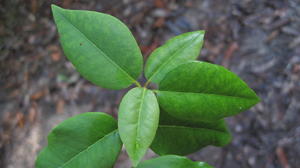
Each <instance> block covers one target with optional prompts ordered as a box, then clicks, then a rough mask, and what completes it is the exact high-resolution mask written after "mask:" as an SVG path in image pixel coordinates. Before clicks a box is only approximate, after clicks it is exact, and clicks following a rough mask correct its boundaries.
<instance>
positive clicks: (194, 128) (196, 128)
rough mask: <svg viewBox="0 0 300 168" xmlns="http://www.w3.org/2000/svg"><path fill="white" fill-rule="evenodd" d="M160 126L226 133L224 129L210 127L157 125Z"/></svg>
mask: <svg viewBox="0 0 300 168" xmlns="http://www.w3.org/2000/svg"><path fill="white" fill-rule="evenodd" d="M159 127H160V128H176V129H178V128H179V129H192V130H209V131H213V132H219V133H222V134H226V132H225V131H220V130H216V129H211V128H198V127H187V126H181V125H159Z"/></svg>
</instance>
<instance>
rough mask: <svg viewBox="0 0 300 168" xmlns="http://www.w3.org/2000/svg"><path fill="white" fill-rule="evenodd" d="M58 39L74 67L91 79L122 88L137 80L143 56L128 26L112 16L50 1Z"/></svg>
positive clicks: (115, 87) (94, 81)
mask: <svg viewBox="0 0 300 168" xmlns="http://www.w3.org/2000/svg"><path fill="white" fill-rule="evenodd" d="M52 12H53V16H54V19H55V23H56V25H57V28H58V32H59V35H60V42H61V45H62V47H63V50H64V52H65V54H66V56H67V57H68V59H69V60H70V61H71V62H72V63H73V65H74V66H75V68H76V69H77V71H79V73H80V74H81V75H82V76H83V77H84V78H86V79H87V80H89V81H91V82H92V83H94V84H96V85H98V86H101V87H104V88H109V89H122V88H126V87H128V86H129V85H131V84H133V83H136V80H135V79H136V78H137V77H139V75H140V73H141V71H142V64H143V58H142V55H141V52H140V49H139V47H138V45H137V43H136V41H135V39H134V37H133V36H132V34H131V32H130V31H129V29H128V28H127V27H126V26H125V25H124V24H123V23H122V22H121V21H119V20H118V19H116V18H115V17H113V16H110V15H107V14H103V13H98V12H93V11H83V10H67V9H62V8H60V7H58V6H55V5H52Z"/></svg>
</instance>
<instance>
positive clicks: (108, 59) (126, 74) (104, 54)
mask: <svg viewBox="0 0 300 168" xmlns="http://www.w3.org/2000/svg"><path fill="white" fill-rule="evenodd" d="M59 10H62V9H59ZM59 10H56V11H57V13H58V14H59V15H60V16H61V17H62V18H63V19H64V20H65V21H66V22H68V23H69V24H70V25H71V26H72V27H73V28H74V29H75V30H76V31H78V32H79V33H80V34H81V36H82V37H84V38H85V39H86V40H87V41H88V42H89V43H90V44H92V46H94V47H95V48H96V49H97V50H98V52H99V53H101V54H102V55H103V56H104V58H105V59H106V60H107V61H108V62H110V63H111V64H112V65H114V66H115V67H117V69H119V70H120V71H121V72H122V73H123V74H125V76H126V77H127V78H128V79H129V80H131V81H132V82H133V83H137V81H136V80H135V79H134V78H133V77H132V76H130V75H129V74H128V72H126V71H125V70H124V69H122V68H121V67H120V66H119V65H118V64H117V63H115V62H114V61H113V60H112V59H111V58H109V57H108V56H107V54H106V53H105V52H103V51H102V50H101V49H100V48H99V47H98V46H97V45H96V44H95V43H94V42H93V41H91V40H90V39H88V38H87V36H86V35H85V34H84V33H83V32H82V31H80V30H79V29H78V28H77V27H76V26H75V25H73V24H72V22H70V21H69V20H68V19H67V18H66V17H65V16H64V15H63V13H61V12H60V11H59Z"/></svg>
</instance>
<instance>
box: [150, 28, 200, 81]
mask: <svg viewBox="0 0 300 168" xmlns="http://www.w3.org/2000/svg"><path fill="white" fill-rule="evenodd" d="M203 38H204V31H195V32H188V33H184V34H182V35H179V36H176V37H174V38H172V39H170V40H168V41H167V42H166V43H165V44H164V45H162V46H161V47H159V48H157V49H156V50H155V51H154V52H153V53H151V55H150V56H149V58H148V60H147V62H146V66H145V76H146V78H147V79H148V81H152V82H154V83H159V82H160V81H161V80H162V79H163V77H164V76H165V75H166V74H167V73H168V72H169V71H170V70H171V69H173V68H175V67H176V66H178V65H180V64H183V63H185V62H187V61H190V60H194V59H195V58H196V57H198V56H199V53H200V49H201V47H202V45H203Z"/></svg>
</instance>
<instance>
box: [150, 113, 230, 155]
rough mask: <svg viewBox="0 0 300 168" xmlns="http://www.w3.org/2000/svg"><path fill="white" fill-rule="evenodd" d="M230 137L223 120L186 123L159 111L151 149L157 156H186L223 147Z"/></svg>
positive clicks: (186, 121)
mask: <svg viewBox="0 0 300 168" xmlns="http://www.w3.org/2000/svg"><path fill="white" fill-rule="evenodd" d="M230 141H231V135H230V132H229V131H228V128H227V126H226V122H225V120H219V121H215V122H199V121H188V120H183V119H179V118H175V117H173V116H171V115H170V113H167V112H165V111H163V110H162V109H161V110H160V122H159V127H158V129H157V132H156V136H155V139H154V140H153V143H152V145H151V149H152V150H153V151H154V152H155V153H157V154H159V155H167V154H177V155H187V154H190V153H193V152H196V151H198V150H200V149H201V148H203V147H205V146H208V145H214V146H225V145H227V144H228V143H229V142H230Z"/></svg>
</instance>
